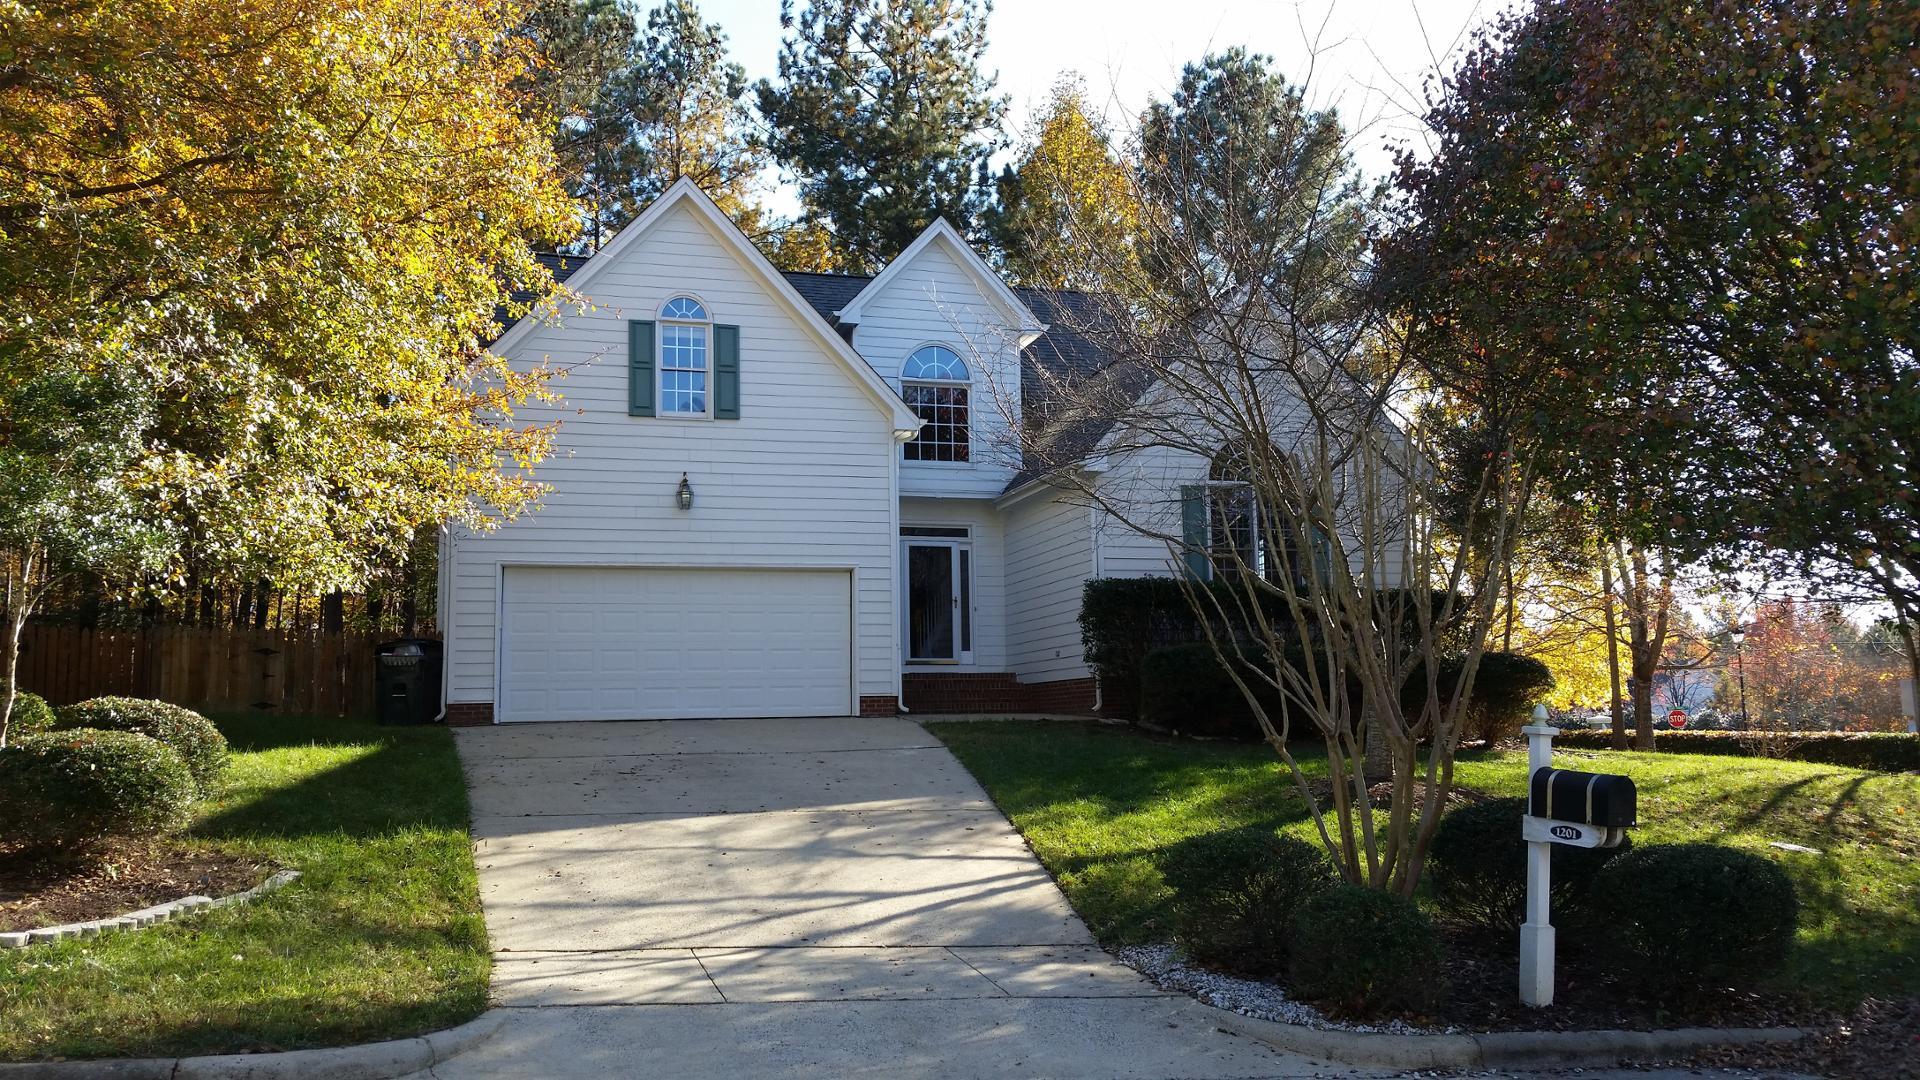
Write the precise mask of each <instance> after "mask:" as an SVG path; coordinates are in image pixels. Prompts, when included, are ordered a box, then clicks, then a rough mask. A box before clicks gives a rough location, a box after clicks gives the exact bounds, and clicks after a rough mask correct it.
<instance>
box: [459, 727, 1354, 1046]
mask: <svg viewBox="0 0 1920 1080" xmlns="http://www.w3.org/2000/svg"><path fill="white" fill-rule="evenodd" d="M459 744H460V755H461V759H462V762H463V763H464V764H465V766H466V770H467V775H468V779H469V783H470V786H471V788H472V797H473V815H474V836H475V838H476V857H477V859H478V862H479V866H480V887H481V896H482V899H483V901H484V903H485V907H486V918H487V926H488V929H489V931H490V932H491V933H492V936H493V944H494V948H495V949H496V950H498V951H497V954H496V961H497V966H496V968H495V971H494V986H493V992H494V997H495V999H496V1004H498V1005H500V1006H502V1007H503V1011H504V1012H505V1013H506V1014H507V1020H506V1023H505V1026H504V1027H503V1028H502V1030H501V1032H500V1033H499V1034H498V1035H496V1036H495V1037H494V1038H493V1039H491V1040H489V1041H488V1042H486V1043H485V1044H482V1045H481V1046H480V1047H478V1048H476V1049H475V1050H473V1051H471V1052H469V1053H468V1054H465V1055H462V1056H461V1057H458V1058H455V1059H453V1060H452V1061H448V1062H444V1063H442V1064H439V1065H436V1066H435V1067H434V1069H433V1075H434V1076H436V1077H439V1078H441V1080H460V1078H465V1077H496V1076H534V1075H538V1076H543V1077H575V1076H579V1077H588V1076H592V1077H601V1076H614V1075H618V1076H661V1077H686V1078H699V1077H716V1078H725V1080H738V1078H741V1077H786V1076H792V1077H863V1076H872V1077H883V1076H884V1077H976V1076H977V1077H987V1076H992V1077H1022V1076H1035V1077H1038V1076H1046V1077H1106V1078H1122V1077H1141V1078H1173V1077H1183V1078H1204V1077H1215V1078H1226V1077H1269V1076H1361V1075H1373V1074H1369V1073H1364V1072H1357V1071H1353V1070H1348V1069H1345V1068H1342V1067H1339V1066H1334V1065H1327V1064H1323V1063H1318V1062H1313V1061H1309V1060H1307V1059H1305V1058H1300V1057H1294V1056H1290V1055H1285V1054H1281V1053H1278V1052H1275V1051H1274V1050H1272V1049H1271V1048H1269V1047H1267V1046H1266V1045H1265V1044H1262V1043H1258V1042H1254V1041H1252V1040H1248V1039H1244V1038H1241V1037H1237V1036H1233V1035H1229V1034H1226V1033H1224V1032H1221V1031H1219V1030H1218V1029H1217V1028H1216V1027H1215V1026H1214V1024H1213V1022H1212V1019H1211V1017H1210V1015H1209V1014H1210V1012H1211V1010H1208V1009H1206V1008H1205V1007H1203V1006H1200V1005H1198V1004H1196V1003H1195V1002H1192V1001H1190V1000H1188V999H1187V998H1184V997H1179V996H1170V995H1167V994H1164V993H1162V992H1160V991H1158V990H1156V989H1155V988H1154V987H1152V986H1151V985H1149V984H1147V983H1146V982H1145V981H1144V980H1142V979H1140V978H1139V977H1138V976H1137V975H1135V974H1134V973H1133V972H1132V971H1131V970H1129V969H1127V968H1125V967H1122V966H1120V965H1118V964H1116V963H1114V962H1113V961H1112V960H1111V959H1110V958H1109V957H1108V956H1107V955H1106V954H1105V953H1104V952H1102V951H1101V950H1100V949H1099V948H1098V947H1096V946H1095V945H1094V944H1093V939H1092V937H1091V936H1090V935H1089V934H1088V932H1087V929H1086V927H1085V926H1084V925H1083V924H1082V923H1081V922H1080V920H1079V918H1078V917H1077V916H1076V915H1074V913H1073V911H1072V909H1071V908H1069V907H1068V906H1067V903H1066V899H1065V898H1064V897H1063V896H1062V895H1061V894H1060V891H1059V889H1058V888H1056V887H1055V886H1054V884H1053V881H1052V879H1051V878H1049V877H1048V876H1047V874H1046V871H1045V870H1043V869H1042V868H1041V866H1040V865H1039V863H1038V862H1037V861H1035V859H1034V858H1033V856H1032V854H1031V853H1030V852H1028V850H1027V848H1026V845H1025V843H1024V842H1023V841H1022V840H1021V839H1020V837H1019V835H1018V834H1017V833H1015V832H1014V830H1013V828H1012V827H1011V826H1010V825H1009V824H1008V823H1007V821H1006V819H1005V818H1004V817H1002V816H1001V815H1000V813H999V811H997V810H995V809H994V808H993V805H992V804H991V803H990V802H989V801H988V800H987V797H986V795H985V793H984V792H983V791H981V789H980V787H979V785H978V784H976V783H975V782H974V781H973V779H972V777H970V776H969V775H968V774H967V773H966V771H965V770H964V769H962V768H961V766H960V764H959V763H958V762H957V761H956V760H954V758H953V756H952V755H951V754H949V753H948V752H947V751H946V749H945V748H944V747H942V746H941V745H940V744H939V743H938V742H937V741H936V740H934V739H933V738H932V737H931V736H929V735H927V734H926V733H925V732H924V731H922V730H921V729H920V727H919V726H918V725H916V724H913V723H910V722H908V721H904V720H897V719H853V718H848V719H828V720H755V721H666V722H655V723H625V724H552V725H530V726H512V727H495V728H480V729H472V730H466V731H462V732H460V734H459Z"/></svg>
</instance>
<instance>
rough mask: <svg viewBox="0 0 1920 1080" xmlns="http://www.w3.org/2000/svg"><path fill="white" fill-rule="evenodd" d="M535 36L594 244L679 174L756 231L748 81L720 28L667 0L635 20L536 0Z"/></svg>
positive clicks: (757, 153)
mask: <svg viewBox="0 0 1920 1080" xmlns="http://www.w3.org/2000/svg"><path fill="white" fill-rule="evenodd" d="M530 32H531V33H532V34H533V35H534V37H535V38H536V39H537V40H538V41H540V43H541V46H542V49H543V51H544V53H545V54H546V57H547V67H546V71H545V74H544V77H543V79H542V96H543V97H544V98H545V99H546V100H547V102H548V107H549V109H550V110H551V111H552V112H553V113H554V116H555V117H556V133H555V149H556V151H557V155H558V157H559V159H560V166H561V174H562V176H563V177H565V179H566V182H567V186H568V190H569V192H570V193H571V194H572V195H573V196H574V197H575V198H577V199H578V200H580V203H581V207H582V213H583V214H584V216H585V218H586V229H585V230H584V232H583V234H582V236H581V240H580V243H581V245H582V246H583V247H585V248H586V249H588V250H597V249H598V248H599V247H600V245H602V244H604V243H605V242H606V241H607V240H608V239H609V238H611V237H612V236H613V234H614V233H615V232H616V231H618V230H619V229H620V227H621V226H623V225H625V224H626V223H627V222H629V221H631V220H633V218H634V217H635V216H636V215H637V214H639V212H640V211H641V210H643V209H645V207H646V205H647V204H648V203H649V202H652V201H653V200H654V199H656V198H658V197H659V196H660V194H661V193H662V192H664V191H665V190H666V189H667V188H668V187H670V186H671V185H672V184H673V182H674V181H676V180H678V179H680V178H681V177H683V176H684V177H688V178H691V179H692V180H693V181H694V182H695V183H697V184H699V185H700V188H701V190H703V191H705V192H706V193H707V194H708V195H710V196H712V197H713V200H714V201H715V202H716V203H718V204H719V205H720V208H721V209H722V210H723V211H725V212H726V213H727V214H728V215H729V216H730V217H732V218H733V219H734V221H735V222H736V223H738V224H739V225H740V226H741V227H742V228H743V229H745V230H747V232H749V233H750V234H751V233H756V232H758V231H759V230H760V228H761V212H760V208H759V205H758V199H757V191H756V178H757V177H758V175H759V173H760V171H761V169H762V167H763V166H764V165H765V163H766V160H767V159H766V151H765V149H764V147H762V146H760V145H759V144H758V142H757V141H756V140H755V139H754V138H753V136H752V132H751V119H752V118H751V116H750V115H749V113H748V109H747V90H748V88H749V87H748V84H747V76H746V72H745V70H744V69H742V68H741V67H740V65H739V64H736V63H734V62H732V61H731V60H729V59H728V56H727V39H726V34H725V33H724V32H722V30H721V28H720V26H719V24H717V23H705V22H702V21H701V18H700V10H699V8H697V7H696V6H695V5H694V4H693V3H692V2H691V0H666V2H665V3H662V4H661V5H660V6H659V7H656V8H654V9H653V10H652V11H651V12H650V13H649V14H648V15H647V18H646V25H645V28H644V29H642V28H641V27H640V26H639V23H638V20H637V19H636V17H635V15H634V13H633V10H632V9H631V8H630V7H628V6H627V5H626V4H625V3H623V2H621V0H541V3H539V4H538V5H537V6H536V7H535V9H534V12H533V14H532V15H531V16H530Z"/></svg>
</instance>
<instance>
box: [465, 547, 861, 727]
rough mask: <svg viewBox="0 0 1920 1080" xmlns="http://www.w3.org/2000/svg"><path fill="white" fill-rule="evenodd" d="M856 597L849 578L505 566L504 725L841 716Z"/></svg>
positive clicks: (847, 695)
mask: <svg viewBox="0 0 1920 1080" xmlns="http://www.w3.org/2000/svg"><path fill="white" fill-rule="evenodd" d="M851 592H852V590H851V587H850V580H849V575H848V573H847V572H846V571H843V570H842V571H804V570H795V571H787V570H749V569H711V570H709V569H699V570H694V569H673V570H669V569H651V568H649V569H637V568H634V569H624V568H623V569H615V568H605V567H593V568H589V567H567V568H560V567H512V568H509V569H508V570H507V571H506V593H505V602H504V607H505V611H504V612H503V616H504V617H503V619H502V625H503V626H504V627H505V628H506V633H505V639H504V642H503V647H502V651H503V653H504V654H505V655H504V657H503V660H504V663H503V664H502V666H501V670H502V678H501V682H502V685H501V688H500V701H501V719H503V720H509V721H513V720H612V719H655V718H668V717H723V716H828V715H838V714H840V713H844V712H846V711H848V710H849V708H850V707H851V702H852V671H851V667H852V664H851V659H850V658H851V655H852V652H851V647H852V642H851V640H850V633H851V631H850V622H851V619H850V604H851V602H852V598H851Z"/></svg>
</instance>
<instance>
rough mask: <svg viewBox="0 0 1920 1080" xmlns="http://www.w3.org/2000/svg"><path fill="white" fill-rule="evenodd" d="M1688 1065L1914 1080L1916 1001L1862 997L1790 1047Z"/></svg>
mask: <svg viewBox="0 0 1920 1080" xmlns="http://www.w3.org/2000/svg"><path fill="white" fill-rule="evenodd" d="M1689 1064H1692V1065H1696V1066H1700V1067H1705V1068H1721V1067H1744V1068H1754V1069H1791V1070H1794V1071H1797V1072H1806V1073H1813V1074H1814V1075H1816V1076H1830V1077H1834V1078H1836V1080H1920V998H1917V999H1909V1000H1905V1001H1883V1000H1878V999H1875V998H1868V999H1867V1000H1866V1001H1864V1002H1862V1003H1861V1004H1860V1007H1859V1008H1858V1009H1855V1010H1854V1011H1853V1012H1852V1013H1851V1014H1850V1015H1848V1016H1845V1017H1841V1018H1840V1019H1838V1020H1836V1021H1834V1022H1832V1023H1830V1024H1827V1025H1824V1026H1823V1028H1822V1029H1821V1030H1820V1031H1819V1032H1818V1033H1817V1034H1816V1035H1815V1036H1814V1037H1813V1038H1810V1039H1806V1040H1803V1041H1801V1042H1800V1043H1797V1044H1795V1045H1793V1046H1756V1047H1731V1048H1728V1049H1724V1050H1713V1051H1709V1052H1707V1053H1704V1054H1701V1055H1699V1056H1697V1057H1695V1058H1694V1059H1693V1060H1692V1061H1691V1062H1689Z"/></svg>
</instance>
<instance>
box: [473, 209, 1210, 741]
mask: <svg viewBox="0 0 1920 1080" xmlns="http://www.w3.org/2000/svg"><path fill="white" fill-rule="evenodd" d="M554 265H555V268H556V272H557V274H558V275H559V276H562V277H564V278H565V279H566V280H567V283H568V285H569V286H570V287H571V288H572V289H574V290H575V291H576V292H577V293H579V294H580V295H582V296H583V297H585V298H586V299H587V300H588V301H589V302H590V307H589V308H588V309H587V310H585V311H584V312H579V313H573V314H569V315H567V316H566V317H565V318H564V319H562V320H559V321H557V322H555V321H547V322H542V321H538V320H534V319H525V320H522V321H520V322H519V323H517V324H515V325H513V326H512V327H510V328H509V329H508V330H507V331H506V333H505V334H503V335H502V336H501V338H500V339H499V340H498V341H496V342H495V343H494V345H493V348H494V350H495V351H497V352H500V353H502V354H503V355H505V356H507V357H508V358H510V359H513V360H517V361H525V362H527V363H529V364H535V363H539V362H541V361H543V360H544V361H547V362H549V363H551V364H553V365H555V366H556V367H559V368H562V369H564V370H565V372H566V376H565V378H564V381H562V382H560V383H559V384H558V385H557V389H558V390H559V391H560V392H561V393H562V394H563V395H564V400H563V401H562V402H561V403H559V404H557V405H553V406H549V407H545V408H532V409H528V410H524V411H523V412H522V414H521V415H522V417H523V418H526V419H531V420H535V421H539V420H558V421H559V422H560V427H559V430H558V434H557V436H556V446H555V454H554V456H553V457H552V458H551V459H550V460H549V461H548V462H546V463H545V464H543V465H542V466H541V468H540V476H541V479H543V480H544V481H545V482H546V483H547V484H549V485H550V486H551V491H550V493H549V494H548V496H547V497H546V499H545V501H544V504H543V505H542V506H541V507H540V508H539V509H538V510H537V511H536V512H534V513H533V514H531V515H528V516H527V517H525V518H523V519H521V520H519V521H516V522H512V523H510V524H507V525H505V526H503V527H502V528H500V529H498V530H497V531H494V532H491V533H484V534H474V533H468V532H462V531H459V530H449V531H448V532H447V533H446V534H445V535H444V536H443V539H442V550H441V560H440V565H441V578H440V593H441V595H440V608H439V610H440V612H441V613H442V618H441V622H442V626H443V630H444V634H445V638H446V658H447V661H446V662H447V673H446V674H447V677H446V680H445V687H446V691H445V693H446V699H447V715H448V719H449V720H450V721H451V722H454V723H486V722H510V721H538V720H611V719H648V718H668V717H689V718H695V717H702V718H704V717H756V716H818V715H844V714H850V713H860V714H869V715H872V714H891V713H893V712H894V711H896V710H897V709H899V708H900V707H901V706H902V705H904V706H905V707H906V708H908V709H910V710H914V711H921V712H951V711H975V710H995V711H998V710H1008V711H1039V710H1046V711H1091V710H1092V709H1093V708H1094V707H1095V705H1096V700H1097V690H1096V687H1095V685H1094V681H1093V679H1092V678H1091V676H1090V674H1089V671H1088V668H1087V665H1086V663H1085V662H1084V659H1083V657H1082V652H1081V641H1080V630H1079V626H1078V622H1077V620H1078V615H1079V610H1080V600H1081V593H1082V589H1083V586H1084V584H1085V583H1086V582H1087V581H1088V580H1089V579H1091V578H1096V577H1137V576H1151V575H1166V574H1169V573H1171V572H1173V570H1174V569H1175V566H1176V560H1175V558H1174V557H1173V556H1171V555H1170V549H1169V546H1168V544H1167V543H1166V541H1165V540H1164V539H1162V538H1160V537H1156V536H1153V535H1148V534H1146V533H1143V532H1140V531H1136V530H1135V529H1133V528H1130V527H1127V526H1125V525H1123V524H1121V523H1120V522H1119V521H1118V520H1117V519H1113V518H1110V517H1108V516H1107V515H1105V514H1104V513H1102V512H1100V511H1099V510H1096V509H1094V508H1092V507H1090V506H1089V505H1088V501H1087V500H1086V499H1085V498H1084V497H1079V498H1076V497H1073V496H1072V495H1069V494H1068V493H1067V492H1066V491H1065V490H1064V489H1062V488H1057V487H1055V486H1053V485H1052V484H1050V483H1049V482H1048V479H1047V478H1046V477H1045V476H1044V475H1041V474H1040V472H1039V470H1035V471H1032V472H1029V471H1024V470H1023V468H1022V464H1023V463H1022V462H1021V461H1020V460H1019V459H1018V455H1017V454H1016V453H1014V452H1012V451H1011V450H1010V449H1009V448H1010V447H1011V446H1012V445H1014V443H1015V442H1016V441H1017V440H1014V439H1011V438H1009V437H1008V435H1009V430H1010V425H1017V424H1020V423H1022V422H1023V411H1024V406H1025V404H1026V403H1025V402H1023V396H1025V397H1031V396H1032V395H1033V394H1034V389H1033V388H1034V387H1035V385H1036V381H1037V377H1038V376H1040V374H1041V373H1042V372H1045V371H1053V372H1070V371H1072V370H1093V369H1095V368H1097V367H1099V366H1100V365H1101V364H1102V363H1103V358H1102V357H1101V356H1100V355H1099V352H1098V350H1097V349H1096V348H1095V347H1094V346H1093V344H1092V343H1091V342H1089V341H1088V340H1087V339H1086V338H1084V337H1081V336H1079V335H1076V334H1075V333H1073V332H1072V331H1071V330H1069V329H1067V328H1066V327H1065V326H1064V325H1060V324H1062V323H1065V322H1068V321H1072V320H1068V319H1064V318H1059V317H1058V316H1061V315H1063V314H1064V313H1065V312H1067V310H1068V308H1069V306H1070V305H1073V304H1075V303H1076V302H1081V301H1082V300H1083V298H1078V297H1076V295H1075V294H1072V293H1054V292H1048V291H1043V290H1031V289H1013V288H1009V287H1008V286H1007V285H1006V284H1005V283H1004V282H1003V281H1002V280H1000V278H999V277H998V276H997V275H996V274H995V273H994V272H993V271H992V270H991V269H990V268H989V267H988V266H987V264H986V263H985V262H983V261H982V260H981V258H980V257H979V256H978V255H977V254H976V253H975V252H974V251H972V250H971V249H970V248H969V247H968V246H967V244H966V243H965V241H964V240H963V239H962V238H961V237H960V236H959V235H958V234H957V233H956V232H955V231H954V230H953V229H952V228H951V227H950V226H948V225H947V224H946V223H944V222H936V223H935V224H934V225H932V226H931V227H929V228H928V229H927V230H926V231H925V233H924V234H922V235H921V236H920V237H919V238H918V239H917V240H916V241H915V242H914V243H913V244H912V245H911V246H910V247H909V248H908V249H907V250H906V251H904V252H903V253H901V255H900V256H899V257H898V258H897V259H895V260H894V261H893V262H892V263H891V264H890V265H888V266H887V267H886V268H885V269H884V270H883V271H882V272H881V273H879V274H878V275H876V276H874V277H871V278H868V277H855V276H843V275H822V274H797V273H796V274H782V273H781V272H779V271H778V270H776V269H775V268H774V267H773V266H772V265H771V264H770V263H768V262H767V261H766V259H765V258H763V257H762V256H761V255H760V254H759V252H758V251H756V250H755V248H754V247H753V245H752V244H750V243H749V242H748V241H747V239H746V238H745V237H744V236H742V235H741V234H740V233H739V231H738V230H737V229H736V228H735V227H734V226H733V225H732V224H731V223H730V222H729V221H728V220H727V219H726V217H725V216H724V215H723V214H721V213H720V212H719V211H718V210H717V209H716V208H715V207H714V205H713V204H712V202H711V201H710V200H708V199H707V197H706V196H705V195H704V194H702V193H701V192H700V191H699V190H698V189H697V188H696V187H695V186H693V185H692V184H691V183H688V182H686V181H682V182H680V183H679V184H676V185H675V186H674V187H673V188H672V189H671V190H669V191H668V192H667V193H666V194H665V195H664V196H662V197H661V198H660V199H659V200H658V201H656V202H655V203H654V204H653V205H652V206H650V207H649V208H648V209H647V211H646V212H645V213H643V214H642V215H641V216H640V217H639V218H638V219H637V220H635V221H634V222H633V223H632V224H631V225H629V226H628V227H627V228H626V229H624V230H622V232H621V233H620V234H619V235H618V236H617V237H615V238H614V239H613V240H612V241H611V242H610V243H608V244H607V245H606V246H605V247H604V248H603V249H601V251H600V252H598V253H597V254H595V255H593V256H591V257H586V258H581V259H567V260H564V261H557V262H556V263H555V264H554ZM1131 454H1132V456H1131V459H1130V460H1129V461H1127V462H1125V463H1124V465H1125V467H1124V468H1120V467H1117V466H1111V467H1112V468H1113V472H1114V475H1115V476H1116V477H1118V476H1120V475H1122V474H1124V476H1125V478H1126V479H1125V482H1126V483H1127V484H1128V485H1130V491H1129V493H1128V497H1129V498H1130V499H1131V500H1133V501H1134V502H1136V503H1140V502H1143V501H1145V502H1151V501H1154V500H1159V501H1162V502H1164V503H1165V506H1164V508H1163V510H1164V515H1165V516H1166V517H1167V519H1168V520H1170V521H1172V522H1173V524H1172V525H1171V526H1170V528H1171V529H1172V530H1173V532H1174V533H1175V534H1176V535H1177V534H1179V533H1180V530H1181V525H1180V524H1179V523H1180V521H1181V520H1182V516H1181V515H1182V506H1181V500H1182V497H1183V496H1185V497H1186V499H1187V501H1188V502H1191V501H1193V493H1194V492H1195V491H1198V490H1201V488H1200V487H1199V486H1198V485H1204V484H1207V483H1208V482H1209V479H1210V473H1209V470H1210V465H1209V462H1208V461H1207V460H1206V459H1205V458H1203V457H1200V456H1197V455H1193V454H1183V453H1175V452H1171V451H1167V452H1160V453H1157V454H1150V453H1147V452H1144V451H1141V452H1131ZM1187 509H1189V510H1190V509H1191V508H1187ZM1207 516H1208V515H1205V514H1201V515H1199V517H1198V518H1197V519H1194V516H1193V515H1192V514H1191V513H1188V514H1187V515H1186V517H1187V518H1188V519H1193V520H1197V521H1198V522H1199V524H1198V525H1197V526H1196V525H1195V524H1194V523H1193V520H1189V522H1188V527H1187V529H1186V535H1187V539H1188V540H1189V542H1201V541H1203V539H1204V540H1217V539H1220V538H1218V537H1208V538H1203V537H1201V536H1196V535H1194V533H1195V530H1196V528H1197V529H1202V530H1204V529H1206V528H1207V525H1206V524H1205V522H1206V519H1207ZM1135 520H1136V521H1137V520H1139V519H1138V518H1136V519H1135ZM1220 527H1221V526H1219V525H1216V526H1215V528H1216V529H1218V528H1220ZM1228 542H1231V541H1230V538H1229V540H1228Z"/></svg>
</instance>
